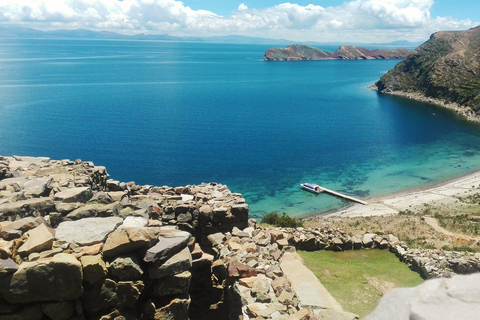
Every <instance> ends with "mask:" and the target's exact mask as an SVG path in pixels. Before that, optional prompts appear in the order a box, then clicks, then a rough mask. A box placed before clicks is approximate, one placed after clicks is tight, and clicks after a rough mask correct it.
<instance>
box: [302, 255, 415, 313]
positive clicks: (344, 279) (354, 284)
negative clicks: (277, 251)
mask: <svg viewBox="0 0 480 320" xmlns="http://www.w3.org/2000/svg"><path fill="white" fill-rule="evenodd" d="M298 254H299V255H300V256H301V257H302V258H303V260H304V261H305V264H306V266H307V267H308V268H309V269H310V270H312V272H313V273H314V274H315V275H316V276H317V278H318V279H320V282H321V283H322V284H323V285H324V286H325V288H326V289H327V290H328V291H329V292H330V293H331V294H332V295H333V296H334V297H335V299H337V301H338V302H339V303H340V304H341V305H342V307H343V308H344V310H345V311H348V312H353V313H356V314H358V315H359V316H360V317H361V318H363V317H365V316H366V315H368V314H369V313H370V312H372V311H373V309H375V307H376V306H377V305H378V302H379V301H380V298H381V297H382V296H383V294H385V293H387V292H388V291H390V290H391V289H393V288H399V287H413V286H416V285H419V284H420V283H422V282H423V279H422V278H421V277H420V275H419V274H418V273H416V272H413V271H411V270H410V269H409V268H408V267H407V265H406V264H404V263H402V262H400V261H399V260H398V258H397V257H396V256H395V255H394V254H393V253H391V252H389V251H386V250H359V251H344V252H333V251H325V250H322V251H315V252H306V251H298Z"/></svg>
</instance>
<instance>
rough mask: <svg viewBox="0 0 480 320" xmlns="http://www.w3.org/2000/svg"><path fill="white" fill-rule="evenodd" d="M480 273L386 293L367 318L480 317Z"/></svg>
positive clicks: (366, 319) (426, 282) (434, 280)
mask: <svg viewBox="0 0 480 320" xmlns="http://www.w3.org/2000/svg"><path fill="white" fill-rule="evenodd" d="M479 311H480V273H476V274H472V275H467V276H464V275H456V276H454V277H452V278H450V279H446V278H441V279H432V280H428V281H425V282H424V283H423V284H421V285H419V286H417V287H414V288H400V289H395V290H393V291H391V292H389V293H387V294H386V295H385V296H384V297H382V299H381V300H380V303H379V305H378V307H377V308H376V309H375V310H374V311H373V312H372V313H371V314H370V315H368V316H367V317H365V318H364V319H365V320H377V319H378V320H380V319H390V320H408V319H423V320H434V319H435V320H436V319H478V317H479Z"/></svg>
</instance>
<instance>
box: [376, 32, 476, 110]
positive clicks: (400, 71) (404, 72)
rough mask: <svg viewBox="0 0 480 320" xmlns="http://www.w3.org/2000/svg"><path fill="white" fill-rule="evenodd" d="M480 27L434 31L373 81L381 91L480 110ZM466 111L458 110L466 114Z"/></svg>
mask: <svg viewBox="0 0 480 320" xmlns="http://www.w3.org/2000/svg"><path fill="white" fill-rule="evenodd" d="M479 50H480V27H476V28H473V29H470V30H466V31H448V32H446V31H445V32H437V33H434V34H433V35H432V36H431V37H430V39H429V40H428V41H427V42H425V43H424V44H422V45H421V46H420V47H418V48H417V49H416V50H415V51H414V52H413V53H412V54H410V55H409V56H408V57H407V58H405V60H403V61H401V62H400V63H398V64H397V65H396V66H395V68H394V69H392V70H390V71H389V72H388V73H386V74H385V75H384V76H383V77H381V78H380V80H379V81H378V82H377V83H376V84H375V85H376V88H377V89H378V90H379V91H380V92H383V93H392V94H395V93H396V94H401V95H407V96H410V97H413V98H416V96H420V100H428V99H439V100H440V101H442V104H443V103H446V104H449V103H454V104H457V105H456V106H454V107H456V108H461V106H466V107H469V108H470V109H471V110H470V111H473V112H474V113H476V114H477V115H478V112H479V111H480V55H479V54H478V53H479ZM470 111H469V110H466V111H462V113H465V114H466V115H468V113H469V112H470Z"/></svg>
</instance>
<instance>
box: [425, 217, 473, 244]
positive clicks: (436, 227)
mask: <svg viewBox="0 0 480 320" xmlns="http://www.w3.org/2000/svg"><path fill="white" fill-rule="evenodd" d="M423 219H424V221H425V222H426V223H427V224H428V225H429V226H430V227H432V228H433V230H435V231H436V232H438V233H441V234H444V235H446V236H449V237H452V238H463V239H465V240H476V241H480V237H472V236H467V235H464V234H458V233H453V232H451V231H448V230H447V229H445V228H442V227H441V226H440V225H439V224H438V220H437V219H435V218H434V217H427V216H425V217H423Z"/></svg>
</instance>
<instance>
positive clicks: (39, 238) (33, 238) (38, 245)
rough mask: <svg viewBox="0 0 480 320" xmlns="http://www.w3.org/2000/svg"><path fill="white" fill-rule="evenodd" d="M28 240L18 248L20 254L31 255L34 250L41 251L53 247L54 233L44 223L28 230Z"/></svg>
mask: <svg viewBox="0 0 480 320" xmlns="http://www.w3.org/2000/svg"><path fill="white" fill-rule="evenodd" d="M27 235H28V238H27V241H25V243H24V244H23V245H22V246H21V247H20V248H19V249H18V253H19V254H20V255H23V256H25V255H29V254H30V253H32V252H40V251H43V250H49V249H51V248H52V244H53V235H52V233H51V232H50V230H49V229H48V227H47V226H46V225H44V224H41V225H39V226H38V227H36V228H34V229H32V230H30V231H28V232H27Z"/></svg>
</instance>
